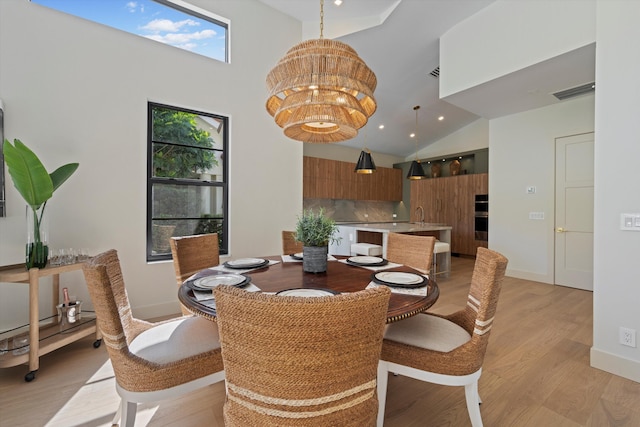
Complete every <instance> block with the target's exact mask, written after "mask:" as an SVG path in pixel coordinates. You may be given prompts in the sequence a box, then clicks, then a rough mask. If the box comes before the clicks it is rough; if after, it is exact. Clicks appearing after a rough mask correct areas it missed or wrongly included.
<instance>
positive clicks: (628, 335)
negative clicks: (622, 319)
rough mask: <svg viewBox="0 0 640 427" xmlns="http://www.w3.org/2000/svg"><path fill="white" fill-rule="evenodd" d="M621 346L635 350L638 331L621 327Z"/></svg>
mask: <svg viewBox="0 0 640 427" xmlns="http://www.w3.org/2000/svg"><path fill="white" fill-rule="evenodd" d="M620 344H622V345H626V346H629V347H634V348H635V346H636V330H635V329H629V328H623V327H620Z"/></svg>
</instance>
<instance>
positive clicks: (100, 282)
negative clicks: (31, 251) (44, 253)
mask: <svg viewBox="0 0 640 427" xmlns="http://www.w3.org/2000/svg"><path fill="white" fill-rule="evenodd" d="M82 270H83V272H84V277H85V280H86V282H87V287H88V289H89V295H90V296H91V300H92V302H93V305H94V309H95V313H96V317H97V324H98V328H100V331H101V332H102V338H103V340H104V343H105V345H106V347H107V351H108V353H109V359H111V364H112V365H113V370H114V372H115V377H116V391H117V393H118V395H120V399H121V404H120V408H119V409H118V411H117V412H116V415H115V418H114V420H113V424H118V423H119V421H120V420H122V424H121V425H122V426H125V427H131V426H133V425H134V423H135V418H136V410H137V403H143V402H157V401H160V400H164V399H167V398H172V397H176V396H178V395H181V394H184V393H187V392H190V391H192V390H196V389H198V388H200V387H204V386H206V385H209V384H212V383H215V382H218V381H222V380H224V371H223V365H222V356H221V354H220V341H219V339H218V328H217V326H216V324H215V323H213V322H210V321H208V320H206V319H203V318H200V317H181V318H179V319H173V320H168V321H164V322H157V323H150V322H146V321H143V320H140V319H136V318H134V317H133V316H132V314H131V307H130V306H129V298H128V296H127V291H126V289H125V285H124V280H123V278H122V271H121V269H120V261H119V259H118V253H117V252H116V251H115V250H113V249H112V250H109V251H106V252H103V253H102V254H99V255H97V256H95V257H93V258H91V259H90V260H89V261H87V262H86V263H85V264H84V266H83V267H82Z"/></svg>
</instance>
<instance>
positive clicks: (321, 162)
mask: <svg viewBox="0 0 640 427" xmlns="http://www.w3.org/2000/svg"><path fill="white" fill-rule="evenodd" d="M355 167H356V164H355V163H350V162H341V161H338V160H329V159H321V158H318V157H307V156H304V157H303V166H302V170H303V172H302V177H303V184H302V187H303V197H304V198H308V199H347V200H387V201H401V200H402V170H401V169H394V168H381V167H378V168H377V170H376V172H374V173H373V174H370V175H364V174H357V173H355V172H354V169H355Z"/></svg>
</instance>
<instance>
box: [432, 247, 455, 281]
mask: <svg viewBox="0 0 640 427" xmlns="http://www.w3.org/2000/svg"><path fill="white" fill-rule="evenodd" d="M438 255H444V256H441V257H440V258H444V259H442V260H441V261H440V263H439V264H440V271H438V270H437V265H438V263H437V260H438ZM432 270H433V275H434V276H436V277H437V276H438V274H443V275H444V277H449V272H450V271H451V245H449V244H448V243H445V242H441V241H439V240H436V244H435V245H434V247H433V268H432Z"/></svg>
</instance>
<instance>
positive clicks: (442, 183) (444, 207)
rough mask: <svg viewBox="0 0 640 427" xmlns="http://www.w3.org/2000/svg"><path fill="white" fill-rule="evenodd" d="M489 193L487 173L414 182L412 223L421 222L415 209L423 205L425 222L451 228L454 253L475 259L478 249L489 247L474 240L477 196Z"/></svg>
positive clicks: (412, 189) (412, 185)
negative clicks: (442, 224) (441, 224)
mask: <svg viewBox="0 0 640 427" xmlns="http://www.w3.org/2000/svg"><path fill="white" fill-rule="evenodd" d="M488 192H489V175H488V174H486V173H485V174H472V175H458V176H451V177H444V178H431V179H423V180H418V181H412V182H411V200H410V203H411V221H420V213H419V211H416V209H417V207H418V206H422V208H423V209H424V220H425V222H435V223H444V224H447V225H450V226H451V227H452V230H451V252H452V253H457V254H461V255H472V256H475V254H476V250H477V248H478V247H479V246H486V242H483V241H477V240H476V239H475V230H474V226H475V195H476V194H488Z"/></svg>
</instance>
